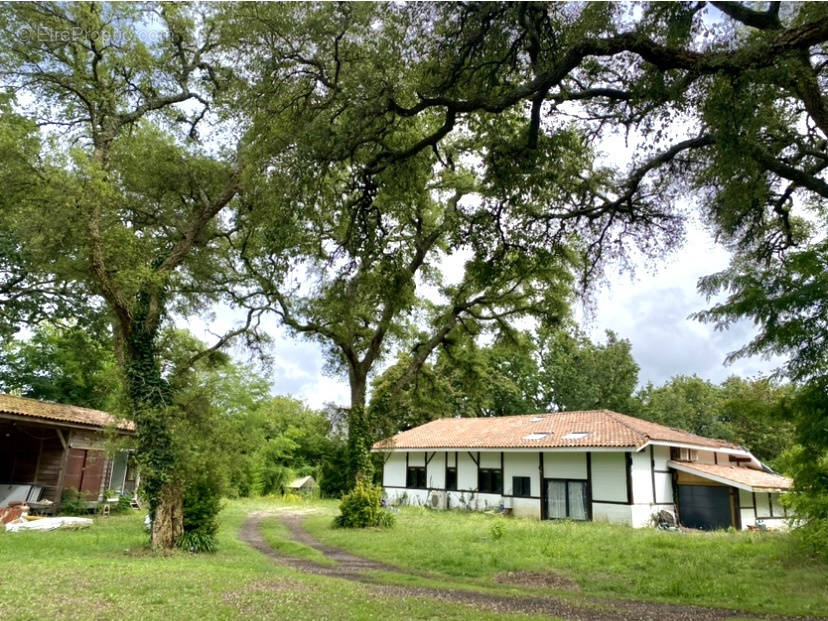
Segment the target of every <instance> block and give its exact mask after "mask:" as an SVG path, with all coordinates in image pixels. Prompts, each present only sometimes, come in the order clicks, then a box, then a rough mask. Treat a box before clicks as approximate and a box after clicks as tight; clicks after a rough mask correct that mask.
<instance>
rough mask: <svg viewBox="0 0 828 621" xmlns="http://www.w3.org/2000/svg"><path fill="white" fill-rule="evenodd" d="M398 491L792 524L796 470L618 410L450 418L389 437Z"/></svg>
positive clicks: (542, 514) (691, 519) (443, 499)
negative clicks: (788, 497) (779, 468)
mask: <svg viewBox="0 0 828 621" xmlns="http://www.w3.org/2000/svg"><path fill="white" fill-rule="evenodd" d="M373 451H374V452H379V453H382V454H384V456H385V465H384V468H383V488H384V490H385V492H386V494H387V495H388V496H389V498H390V499H391V500H392V501H395V500H396V501H404V502H409V503H413V504H421V505H426V504H428V505H430V506H433V507H435V508H467V509H477V510H485V509H502V510H504V511H507V512H511V513H513V514H514V515H516V516H525V517H533V518H538V519H574V520H604V521H609V522H616V523H623V524H629V525H631V526H634V527H642V526H647V525H649V524H652V523H653V519H654V516H655V515H657V514H659V513H660V512H663V511H667V512H669V513H670V514H672V515H673V517H674V518H675V519H676V520H677V521H678V522H679V523H681V524H683V525H685V526H688V527H694V528H699V529H704V530H712V529H718V528H728V527H731V526H732V527H734V528H737V529H747V528H750V527H759V528H782V527H784V526H785V525H786V523H787V521H786V518H787V517H788V514H787V509H786V508H785V507H784V506H783V505H782V503H781V502H780V496H781V494H783V493H785V492H786V491H787V490H789V489H790V488H791V485H792V483H791V480H790V479H788V478H786V477H784V476H781V475H779V474H777V473H775V472H773V471H772V470H771V469H770V468H768V467H767V466H765V465H764V464H762V463H761V462H760V461H759V460H758V459H757V458H756V457H754V456H753V455H752V454H751V453H750V451H748V450H747V449H746V448H744V447H741V446H738V445H735V444H732V443H730V442H727V441H724V440H717V439H713V438H705V437H702V436H698V435H695V434H692V433H688V432H686V431H682V430H679V429H674V428H671V427H666V426H664V425H658V424H656V423H652V422H649V421H645V420H641V419H638V418H634V417H631V416H627V415H624V414H619V413H618V412H612V411H609V410H591V411H582V412H554V413H549V414H532V415H526V416H504V417H493V418H443V419H437V420H434V421H431V422H429V423H426V424H424V425H421V426H419V427H415V428H413V429H410V430H408V431H403V432H401V433H398V434H397V435H395V436H393V437H391V438H388V439H386V440H383V441H381V442H377V443H376V444H375V445H374V446H373Z"/></svg>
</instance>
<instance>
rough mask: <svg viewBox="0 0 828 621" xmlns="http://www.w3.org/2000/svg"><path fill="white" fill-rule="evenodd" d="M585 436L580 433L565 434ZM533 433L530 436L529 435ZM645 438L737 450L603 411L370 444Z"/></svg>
mask: <svg viewBox="0 0 828 621" xmlns="http://www.w3.org/2000/svg"><path fill="white" fill-rule="evenodd" d="M581 433H583V434H585V435H583V436H580V435H575V436H570V435H569V434H581ZM533 434H534V435H533ZM648 441H661V442H673V443H679V444H690V445H693V446H699V447H705V448H727V449H740V447H738V446H736V445H735V444H731V443H729V442H725V441H724V440H715V439H711V438H705V437H702V436H697V435H695V434H692V433H688V432H686V431H681V430H678V429H673V428H671V427H665V426H664V425H658V424H656V423H651V422H648V421H644V420H641V419H639V418H633V417H632V416H626V415H624V414H619V413H617V412H611V411H609V410H588V411H582V412H553V413H550V414H529V415H523V416H499V417H492V418H488V417H487V418H439V419H437V420H433V421H431V422H428V423H426V424H424V425H420V426H419V427H415V428H414V429H409V430H408V431H403V432H401V433H398V434H397V435H395V436H393V437H391V438H387V439H385V440H381V441H380V442H377V443H376V444H374V446H373V448H374V450H389V449H406V448H407V449H440V448H452V449H455V448H457V449H483V448H491V449H497V448H565V447H580V446H583V447H607V448H612V447H636V448H638V447H641V446H643V445H644V444H646V443H647V442H648Z"/></svg>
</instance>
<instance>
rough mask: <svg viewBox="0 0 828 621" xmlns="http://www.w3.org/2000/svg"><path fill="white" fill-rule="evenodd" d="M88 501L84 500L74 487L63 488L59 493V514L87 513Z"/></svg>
mask: <svg viewBox="0 0 828 621" xmlns="http://www.w3.org/2000/svg"><path fill="white" fill-rule="evenodd" d="M88 512H89V503H88V502H86V500H84V498H83V494H81V493H80V492H79V491H78V490H76V489H75V488H74V487H67V488H64V490H63V492H61V494H60V510H59V513H60V514H61V515H77V514H79V513H88Z"/></svg>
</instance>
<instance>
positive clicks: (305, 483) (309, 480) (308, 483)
mask: <svg viewBox="0 0 828 621" xmlns="http://www.w3.org/2000/svg"><path fill="white" fill-rule="evenodd" d="M314 485H316V481H314V479H313V477H312V476H310V475H308V476H304V477H299V478H298V479H294V480H293V481H291V483H290V485H288V487H289V488H290V489H300V488H303V487H313V486H314Z"/></svg>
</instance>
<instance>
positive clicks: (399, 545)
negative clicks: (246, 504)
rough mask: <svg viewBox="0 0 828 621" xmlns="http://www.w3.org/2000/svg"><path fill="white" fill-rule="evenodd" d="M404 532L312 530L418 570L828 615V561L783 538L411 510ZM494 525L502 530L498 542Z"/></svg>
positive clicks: (320, 520) (313, 519)
mask: <svg viewBox="0 0 828 621" xmlns="http://www.w3.org/2000/svg"><path fill="white" fill-rule="evenodd" d="M397 517H398V520H397V526H396V527H395V528H394V529H392V530H388V531H382V530H366V531H356V530H342V529H333V528H331V524H330V517H329V516H327V515H313V516H310V517H308V519H307V520H306V522H305V524H306V527H307V528H308V530H309V531H311V532H312V533H313V534H314V535H316V536H317V537H318V538H319V539H321V540H323V541H324V542H326V543H329V544H331V545H336V546H340V547H343V548H346V549H348V550H351V551H353V552H356V553H359V554H361V555H363V556H368V557H371V558H375V559H378V560H383V561H387V562H390V563H393V564H396V565H400V566H403V567H407V568H410V569H412V570H417V571H423V570H425V571H428V572H435V573H439V574H442V575H446V574H447V575H448V576H450V577H451V578H452V579H454V580H466V581H469V582H471V583H473V584H492V582H493V577H494V576H495V575H496V574H498V573H500V572H507V571H533V572H550V571H552V572H556V573H557V574H559V575H562V576H565V577H567V578H570V579H572V580H574V581H575V582H577V583H578V585H579V586H580V587H581V589H582V592H583V593H584V594H586V595H596V596H602V597H620V598H626V599H641V600H652V601H662V602H673V603H687V604H690V603H692V604H698V605H706V606H719V607H727V608H737V609H742V610H747V611H752V612H756V613H760V612H761V613H777V614H785V615H811V616H828V565H825V564H824V563H820V562H818V561H814V560H812V559H809V558H807V557H804V556H803V555H802V554H801V553H800V552H799V551H798V549H797V548H796V546H795V545H794V543H793V541H792V539H791V537H789V536H787V535H784V534H774V533H746V532H744V533H742V532H739V533H727V532H719V533H694V534H686V533H676V532H664V531H656V530H652V529H641V530H634V529H631V528H628V527H623V526H612V525H609V524H600V523H575V522H537V521H532V520H521V519H509V518H502V517H495V516H491V515H485V514H479V513H464V512H456V511H450V512H440V511H430V510H428V509H424V508H405V509H403V510H402V511H401V512H400V513H399V515H398V516H397ZM493 524H502V528H503V530H502V536H501V537H500V538H496V536H495V533H493V530H495V531H496V530H498V527H496V528H495V529H492V525H493Z"/></svg>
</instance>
